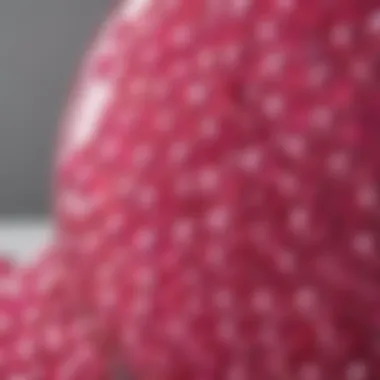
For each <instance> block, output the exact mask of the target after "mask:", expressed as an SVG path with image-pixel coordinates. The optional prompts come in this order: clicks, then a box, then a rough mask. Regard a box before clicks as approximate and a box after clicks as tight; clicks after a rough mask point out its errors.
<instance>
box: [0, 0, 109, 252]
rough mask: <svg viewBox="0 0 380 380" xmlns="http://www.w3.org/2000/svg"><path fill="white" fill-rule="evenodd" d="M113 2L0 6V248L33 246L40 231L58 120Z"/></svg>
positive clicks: (7, 2) (21, 0)
mask: <svg viewBox="0 0 380 380" xmlns="http://www.w3.org/2000/svg"><path fill="white" fill-rule="evenodd" d="M115 2H116V1H111V0H2V1H0V249H2V248H3V247H6V248H9V249H16V250H17V249H19V246H20V244H21V245H22V244H24V245H25V244H26V243H22V242H21V243H20V241H25V242H26V241H27V242H29V244H31V245H33V242H34V241H39V240H40V235H41V234H44V233H45V231H46V221H45V218H46V215H47V212H48V208H49V202H50V194H49V186H50V173H51V164H52V157H53V155H54V146H55V136H56V132H57V124H58V120H59V118H60V116H61V115H62V110H63V108H64V107H65V104H66V100H67V95H68V92H69V91H70V89H71V87H72V84H73V81H74V79H75V76H76V72H77V69H78V66H79V64H80V62H81V60H82V57H83V54H84V52H85V50H86V48H87V47H88V44H89V42H91V40H92V39H93V36H94V35H95V33H96V30H97V29H98V28H99V25H100V24H101V22H102V20H104V18H105V16H106V14H107V11H108V10H109V9H110V8H111V7H112V5H113V4H114V3H115ZM23 231H24V232H23ZM23 236H26V237H25V238H23Z"/></svg>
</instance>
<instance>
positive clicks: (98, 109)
mask: <svg viewBox="0 0 380 380" xmlns="http://www.w3.org/2000/svg"><path fill="white" fill-rule="evenodd" d="M112 87H113V86H112V84H111V83H110V81H108V80H97V81H94V82H92V83H90V84H88V85H87V86H86V85H85V86H84V88H83V91H82V94H80V96H83V97H82V98H81V99H80V101H79V106H78V108H76V109H75V111H74V116H73V123H72V126H71V127H70V128H71V135H70V136H69V140H68V145H67V148H68V150H69V151H73V150H77V149H80V148H82V147H83V146H84V145H86V144H88V143H89V142H90V141H91V139H93V138H94V136H95V133H96V131H97V129H98V127H99V122H100V118H101V117H102V113H103V112H104V110H105V108H106V106H107V104H108V103H109V101H110V98H111V94H112Z"/></svg>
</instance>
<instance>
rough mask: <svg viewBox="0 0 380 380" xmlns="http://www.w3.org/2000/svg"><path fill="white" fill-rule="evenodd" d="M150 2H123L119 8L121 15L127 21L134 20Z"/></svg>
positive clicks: (134, 0)
mask: <svg viewBox="0 0 380 380" xmlns="http://www.w3.org/2000/svg"><path fill="white" fill-rule="evenodd" d="M151 3H152V1H151V0H129V1H127V2H123V6H122V8H121V14H122V17H124V18H125V19H126V20H128V21H130V20H135V19H136V18H137V17H140V16H141V15H142V14H143V13H144V12H145V11H146V10H147V9H148V6H149V5H150V4H151Z"/></svg>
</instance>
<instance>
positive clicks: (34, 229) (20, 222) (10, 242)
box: [0, 219, 50, 262]
mask: <svg viewBox="0 0 380 380" xmlns="http://www.w3.org/2000/svg"><path fill="white" fill-rule="evenodd" d="M49 236H50V229H49V223H48V221H47V220H41V219H37V220H36V219H10V220H0V252H1V253H0V254H1V255H2V256H6V257H12V259H15V260H17V261H18V262H26V261H30V260H31V259H33V258H34V257H36V255H37V254H38V251H39V249H41V248H42V247H44V246H45V245H46V244H47V242H48V241H49Z"/></svg>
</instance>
